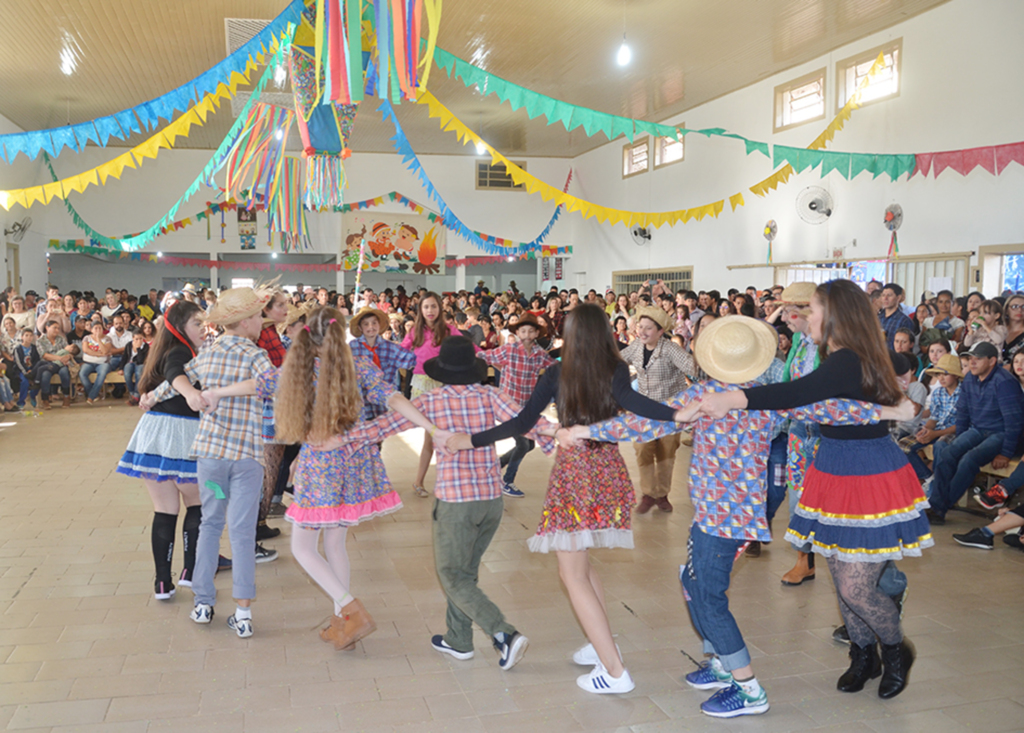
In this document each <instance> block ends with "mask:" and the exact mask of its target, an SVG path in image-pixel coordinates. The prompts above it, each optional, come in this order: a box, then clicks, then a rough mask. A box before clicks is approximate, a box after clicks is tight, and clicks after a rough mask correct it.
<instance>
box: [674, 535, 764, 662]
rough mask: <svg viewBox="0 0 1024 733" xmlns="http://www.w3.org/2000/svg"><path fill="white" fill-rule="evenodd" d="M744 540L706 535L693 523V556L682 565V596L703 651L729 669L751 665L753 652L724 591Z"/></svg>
mask: <svg viewBox="0 0 1024 733" xmlns="http://www.w3.org/2000/svg"><path fill="white" fill-rule="evenodd" d="M745 542H746V540H740V539H736V540H733V539H728V538H726V537H717V536H715V535H710V534H706V533H705V532H704V531H703V530H701V528H700V527H698V526H697V525H696V524H693V525H691V527H690V540H689V542H688V546H687V549H688V551H689V555H690V556H689V558H688V559H687V561H686V564H685V565H683V566H682V567H681V568H679V580H680V581H681V582H682V584H683V597H684V598H686V605H687V606H688V607H689V609H690V620H692V621H693V627H694V628H695V629H696V630H697V633H698V634H700V636H701V638H702V639H703V640H704V653H705V654H715V655H717V656H718V658H719V659H720V660H721V662H722V666H723V667H725V668H726V669H727V670H729V671H732V670H734V669H739V668H740V667H745V666H747V665H748V664H750V653H749V652H748V651H747V645H746V643H744V641H743V635H742V634H741V633H740V629H739V626H737V625H736V619H735V618H733V615H732V612H731V611H730V610H729V597H728V596H727V595H726V594H725V592H726V591H727V590H728V589H729V576H730V574H731V573H732V564H733V562H734V561H735V559H736V553H737V552H738V551H739V549H740V548H741V547H742V546H743V544H744V543H745Z"/></svg>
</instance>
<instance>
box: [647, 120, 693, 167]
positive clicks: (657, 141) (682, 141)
mask: <svg viewBox="0 0 1024 733" xmlns="http://www.w3.org/2000/svg"><path fill="white" fill-rule="evenodd" d="M685 128H686V123H685V122H682V123H680V124H678V125H676V129H677V130H683V129H685ZM668 139H669V137H668V136H667V135H659V136H657V137H655V138H654V166H653V168H652V170H660V169H662V168H667V167H668V166H670V165H675V164H676V163H682V162H683V161H684V160H686V135H677V137H676V139H675V142H678V143H679V145H680V146H681V147H682V150H683V154H682V155H681V156H679V159H678V160H670V161H669V162H668V163H662V162H660V160H659V159H660V158H661V143H662V140H668Z"/></svg>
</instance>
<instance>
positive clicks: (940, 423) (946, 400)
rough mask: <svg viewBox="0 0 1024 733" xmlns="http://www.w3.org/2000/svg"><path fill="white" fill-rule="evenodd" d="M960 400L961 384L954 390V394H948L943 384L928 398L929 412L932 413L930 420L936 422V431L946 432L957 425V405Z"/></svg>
mask: <svg viewBox="0 0 1024 733" xmlns="http://www.w3.org/2000/svg"><path fill="white" fill-rule="evenodd" d="M959 399H960V385H959V384H958V385H957V386H956V389H955V390H953V394H950V393H949V392H947V391H946V388H945V387H943V386H942V385H941V384H940V385H939V386H938V387H936V388H935V391H934V392H932V393H931V396H930V397H929V398H928V410H929V411H930V412H931V417H930V419H931V420H934V421H935V429H936V430H945V429H946V428H951V427H953V426H954V425H955V424H956V403H957V400H959Z"/></svg>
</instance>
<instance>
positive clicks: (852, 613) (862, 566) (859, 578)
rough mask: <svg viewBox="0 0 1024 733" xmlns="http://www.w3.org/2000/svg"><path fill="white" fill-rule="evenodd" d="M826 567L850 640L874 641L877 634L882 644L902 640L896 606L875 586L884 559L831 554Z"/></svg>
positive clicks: (860, 642)
mask: <svg viewBox="0 0 1024 733" xmlns="http://www.w3.org/2000/svg"><path fill="white" fill-rule="evenodd" d="M828 569H829V571H831V573H832V582H834V583H835V586H836V594H837V595H838V596H839V610H840V611H841V612H842V614H843V621H845V622H846V630H847V632H849V634H850V641H852V642H853V643H854V644H856V645H857V646H862V647H863V646H869V645H871V644H874V643H875V638H876V637H877V638H878V640H879V641H881V642H882V643H883V644H898V643H899V642H900V641H902V640H903V631H902V629H900V612H899V609H897V608H896V604H895V603H894V602H893V600H892V598H890V597H889V596H887V595H886V594H885V593H883V592H882V591H881V590H880V589H879V587H878V578H879V576H881V574H882V571H883V570H884V569H885V563H884V562H877V563H873V562H843V561H841V560H837V559H836V558H834V557H830V558H829V559H828Z"/></svg>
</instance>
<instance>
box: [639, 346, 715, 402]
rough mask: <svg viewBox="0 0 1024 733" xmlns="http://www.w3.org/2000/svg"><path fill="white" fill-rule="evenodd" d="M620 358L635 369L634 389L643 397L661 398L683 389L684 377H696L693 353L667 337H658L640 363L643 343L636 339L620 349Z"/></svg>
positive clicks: (661, 399) (684, 387)
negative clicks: (635, 385) (652, 348)
mask: <svg viewBox="0 0 1024 733" xmlns="http://www.w3.org/2000/svg"><path fill="white" fill-rule="evenodd" d="M620 353H621V355H622V359H623V360H624V361H625V362H626V363H627V364H629V365H630V366H631V367H633V368H634V369H635V370H636V374H637V377H636V381H637V387H639V389H638V390H637V391H638V392H639V393H640V394H642V395H644V396H645V397H650V398H651V399H652V400H655V401H657V402H664V401H665V400H667V399H669V398H670V397H672V396H673V395H677V394H679V393H680V392H682V391H683V390H684V389H686V384H687V382H686V379H687V377H689V378H690V379H696V378H697V365H696V364H695V363H694V361H693V357H692V356H690V355H689V354H687V353H686V352H685V351H683V350H682V349H681V348H679V346H678V345H677V344H674V343H672V342H671V341H669V340H668V339H659V340H658V344H657V345H656V346H655V347H654V353H652V354H651V358H650V359H648V360H647V366H646V367H645V366H644V344H643V342H642V341H640V340H639V339H637V340H636V341H634V342H633V343H631V344H630V345H629V346H627V347H626V348H624V349H623V350H622V351H621V352H620Z"/></svg>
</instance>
